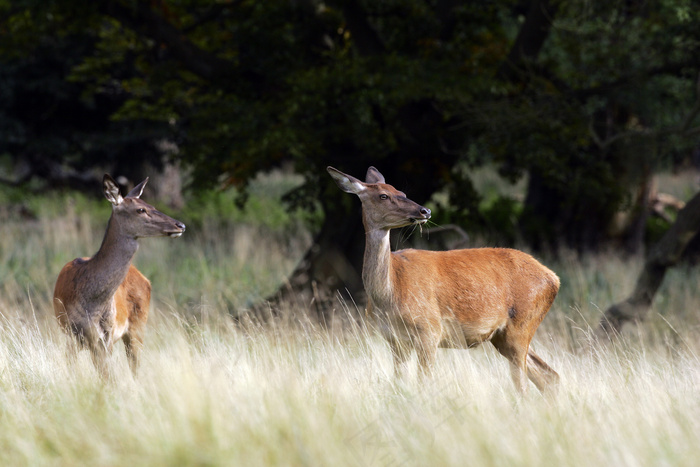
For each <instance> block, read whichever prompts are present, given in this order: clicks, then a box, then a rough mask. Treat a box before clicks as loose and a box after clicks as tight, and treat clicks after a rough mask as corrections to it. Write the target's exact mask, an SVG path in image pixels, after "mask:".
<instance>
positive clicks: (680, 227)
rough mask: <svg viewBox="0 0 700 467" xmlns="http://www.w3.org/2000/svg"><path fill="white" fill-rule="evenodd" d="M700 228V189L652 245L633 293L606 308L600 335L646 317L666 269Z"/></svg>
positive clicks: (609, 333)
mask: <svg viewBox="0 0 700 467" xmlns="http://www.w3.org/2000/svg"><path fill="white" fill-rule="evenodd" d="M699 230H700V193H698V194H696V195H695V196H694V197H693V198H692V199H691V200H690V201H689V202H688V204H686V205H685V207H684V208H683V209H681V210H680V211H679V212H678V217H676V222H674V223H673V225H671V227H670V228H669V229H668V231H667V232H666V234H665V235H664V236H663V237H662V238H661V240H659V242H658V243H657V244H656V245H654V247H653V248H652V249H651V251H650V252H649V255H648V256H647V259H646V261H645V263H644V268H643V269H642V272H641V274H640V275H639V277H638V278H637V284H636V286H635V288H634V291H633V292H632V295H630V296H629V297H628V298H627V299H626V300H624V301H622V302H619V303H616V304H615V305H613V306H611V307H610V308H608V309H607V310H606V311H605V313H604V314H603V317H602V318H601V320H600V325H599V335H601V336H606V337H610V336H611V335H612V334H614V333H619V332H620V330H621V329H622V326H623V325H624V324H625V323H627V322H640V321H642V320H644V319H645V318H646V316H647V315H648V313H649V309H650V308H651V304H652V302H653V300H654V296H655V295H656V292H657V290H659V287H660V286H661V283H662V282H663V280H664V275H665V274H666V270H667V269H668V268H669V267H671V266H673V265H675V264H676V263H677V262H678V260H679V259H680V257H681V255H682V254H683V251H684V250H685V248H686V246H687V245H688V243H690V241H691V240H692V239H693V237H694V236H695V235H696V234H697V233H698V231H699Z"/></svg>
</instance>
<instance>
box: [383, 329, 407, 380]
mask: <svg viewBox="0 0 700 467" xmlns="http://www.w3.org/2000/svg"><path fill="white" fill-rule="evenodd" d="M388 341H389V347H390V348H391V355H392V356H393V357H394V377H395V378H403V376H404V375H405V374H406V370H407V368H408V359H409V358H411V350H412V349H411V346H410V345H409V344H408V343H406V342H403V341H402V340H400V339H399V338H398V337H391V338H389V339H388Z"/></svg>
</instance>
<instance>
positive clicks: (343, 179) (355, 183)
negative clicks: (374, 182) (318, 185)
mask: <svg viewBox="0 0 700 467" xmlns="http://www.w3.org/2000/svg"><path fill="white" fill-rule="evenodd" d="M326 170H327V171H328V173H329V174H331V177H333V180H335V184H336V185H338V188H340V189H341V190H343V191H344V192H346V193H354V194H356V195H357V194H360V193H361V192H363V191H365V184H364V183H362V182H361V181H359V180H358V179H356V178H355V177H353V176H351V175H348V174H344V173H343V172H341V171H340V170H338V169H334V168H333V167H330V166H328V167H327V168H326Z"/></svg>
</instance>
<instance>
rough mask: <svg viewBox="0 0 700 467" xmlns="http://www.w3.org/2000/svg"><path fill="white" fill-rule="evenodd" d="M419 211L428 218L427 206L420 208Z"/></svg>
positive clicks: (428, 210)
mask: <svg viewBox="0 0 700 467" xmlns="http://www.w3.org/2000/svg"><path fill="white" fill-rule="evenodd" d="M420 213H421V214H422V215H423V217H425V218H426V219H430V209H428V208H420Z"/></svg>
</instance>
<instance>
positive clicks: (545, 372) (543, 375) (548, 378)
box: [527, 349, 559, 394]
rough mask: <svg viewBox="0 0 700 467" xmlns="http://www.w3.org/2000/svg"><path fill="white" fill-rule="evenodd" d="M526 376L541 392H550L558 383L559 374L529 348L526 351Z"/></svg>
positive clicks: (554, 389)
mask: <svg viewBox="0 0 700 467" xmlns="http://www.w3.org/2000/svg"><path fill="white" fill-rule="evenodd" d="M527 376H528V377H529V378H530V380H531V381H532V382H533V383H535V386H537V389H539V390H540V392H542V393H543V394H551V393H553V392H555V391H556V389H557V386H558V385H559V374H558V373H557V372H556V371H554V370H553V369H552V367H550V366H549V365H547V363H545V361H544V360H542V358H540V356H539V355H537V354H536V353H535V352H533V351H532V349H530V351H529V352H528V353H527Z"/></svg>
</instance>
